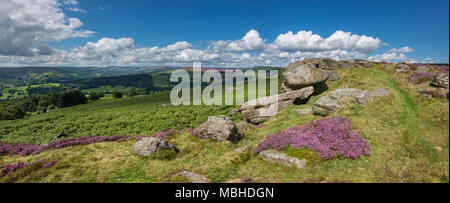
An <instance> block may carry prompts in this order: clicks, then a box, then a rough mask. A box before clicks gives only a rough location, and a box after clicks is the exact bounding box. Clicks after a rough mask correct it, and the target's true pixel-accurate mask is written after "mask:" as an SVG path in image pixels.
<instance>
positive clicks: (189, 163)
mask: <svg viewBox="0 0 450 203" xmlns="http://www.w3.org/2000/svg"><path fill="white" fill-rule="evenodd" d="M339 73H340V75H341V78H342V79H341V80H338V81H333V82H328V87H329V89H328V91H327V92H329V91H332V90H335V89H337V88H343V87H355V88H360V89H364V90H370V89H376V88H386V89H388V90H389V91H390V95H389V96H387V97H380V98H376V99H375V100H374V101H372V102H370V103H369V104H368V105H366V106H361V105H358V104H356V103H351V104H349V105H347V106H346V107H344V108H342V109H340V110H339V111H338V112H337V113H336V114H335V115H336V116H343V117H349V118H350V119H352V120H353V122H354V127H353V130H354V131H357V132H358V133H359V134H360V136H362V137H363V138H365V139H366V140H367V141H368V142H369V144H370V147H371V156H369V157H366V156H364V157H361V158H359V159H357V160H353V159H341V158H340V159H333V160H328V161H324V162H323V163H320V164H317V165H314V164H313V165H309V166H308V167H307V168H306V169H305V170H299V169H297V168H295V167H289V166H284V165H279V164H275V163H269V162H265V161H263V160H262V159H260V158H259V157H258V156H250V157H249V158H248V159H247V158H246V157H245V156H244V158H242V159H238V161H235V159H236V158H234V156H235V155H234V154H233V150H234V149H236V148H238V147H242V146H245V145H249V146H250V147H251V148H252V149H253V148H255V147H256V146H257V145H258V143H259V142H260V141H261V140H263V139H264V138H265V137H266V136H268V135H271V134H274V133H277V132H281V131H283V130H286V129H288V128H290V127H292V126H294V125H303V124H307V123H309V122H310V121H312V120H314V119H318V118H321V117H319V116H315V115H299V114H298V113H297V112H296V111H295V110H296V109H298V108H304V106H292V107H288V108H286V109H285V110H284V111H283V112H282V113H280V114H278V115H276V116H274V117H273V118H272V119H271V120H269V121H268V122H266V123H264V124H262V125H260V126H254V127H252V128H251V129H250V130H246V131H244V134H245V137H244V138H243V139H242V140H241V141H240V142H238V143H237V144H226V143H216V142H214V141H211V140H201V139H197V138H195V137H194V136H192V135H190V134H189V133H187V132H180V133H178V134H176V135H174V136H172V137H170V138H169V142H171V143H173V144H174V145H175V146H176V147H177V148H178V149H180V153H178V154H177V156H176V157H175V159H172V160H150V159H146V158H142V157H139V156H136V155H132V154H131V153H130V152H129V148H130V147H131V145H132V144H134V142H135V141H128V142H123V143H96V144H92V145H87V146H74V147H69V148H64V149H58V150H52V151H45V152H42V153H40V154H37V155H34V156H26V157H9V156H3V157H0V166H3V165H6V164H12V163H16V162H28V163H29V162H33V161H37V160H40V159H43V158H48V159H52V160H55V161H56V162H55V165H54V166H53V167H52V170H51V172H50V173H47V170H48V169H45V170H46V171H45V173H44V172H42V173H39V175H33V174H32V173H38V172H39V171H37V172H30V173H31V174H30V175H27V176H24V177H22V178H17V179H16V182H30V181H31V182H183V180H174V179H171V174H175V173H177V172H180V171H183V170H188V171H192V172H195V173H199V174H203V175H205V176H207V177H208V178H209V179H210V180H211V181H212V182H227V181H229V180H235V179H241V178H242V177H246V179H248V182H308V180H311V179H315V180H320V181H321V182H449V174H448V173H449V151H448V146H449V138H448V135H449V126H448V122H449V105H448V100H446V99H436V98H428V97H424V96H422V95H420V94H418V93H417V92H416V89H415V86H414V84H411V83H409V81H408V80H407V79H405V77H403V76H398V75H395V74H394V73H393V70H392V69H390V68H389V67H388V68H386V67H381V66H379V67H373V68H370V69H363V68H360V69H357V68H356V69H349V70H339ZM327 92H325V93H327ZM325 93H324V94H325ZM322 95H323V94H322ZM322 95H319V96H313V97H312V98H311V99H310V101H309V102H308V103H307V104H305V105H306V106H311V105H312V103H313V102H314V101H316V100H317V99H319V98H320V96H322ZM167 101H168V95H167V94H164V93H160V94H156V95H152V96H137V97H133V98H124V99H120V100H105V101H99V102H93V103H89V104H86V105H80V106H76V107H70V108H67V109H59V110H56V111H53V112H50V113H46V114H40V115H35V116H31V117H27V118H24V119H20V120H16V121H0V126H1V128H0V130H1V131H0V136H1V138H0V140H2V141H22V142H33V143H36V144H42V143H46V142H48V141H49V140H50V139H51V138H53V136H54V135H55V134H56V133H58V132H59V131H62V130H64V131H66V132H69V133H71V134H72V135H74V136H84V135H87V134H98V135H113V134H153V133H155V132H157V131H159V130H161V129H163V128H170V129H174V130H175V129H179V130H182V129H185V128H188V127H196V126H198V125H199V124H201V123H202V122H204V121H205V120H206V118H207V116H208V115H219V114H226V113H227V112H228V110H229V109H230V108H231V107H221V106H216V107H213V106H210V107H206V106H189V107H186V106H182V107H167V108H162V106H161V104H163V103H167ZM235 119H238V118H235ZM50 123H56V124H55V125H49V124H50ZM75 132H76V133H75ZM43 170H44V169H43ZM42 174H44V175H42ZM31 177H34V179H33V178H31ZM1 181H2V179H1V178H0V182H1Z"/></svg>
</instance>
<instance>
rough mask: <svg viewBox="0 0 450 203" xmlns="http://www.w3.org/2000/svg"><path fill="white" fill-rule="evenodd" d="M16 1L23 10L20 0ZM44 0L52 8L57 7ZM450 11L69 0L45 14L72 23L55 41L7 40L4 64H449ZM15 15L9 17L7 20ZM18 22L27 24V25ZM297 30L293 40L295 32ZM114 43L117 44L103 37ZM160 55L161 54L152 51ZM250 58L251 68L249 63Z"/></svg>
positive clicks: (339, 4) (318, 0) (362, 4)
mask: <svg viewBox="0 0 450 203" xmlns="http://www.w3.org/2000/svg"><path fill="white" fill-rule="evenodd" d="M7 1H12V2H13V3H11V8H16V7H14V1H17V0H7ZM36 1H42V2H40V3H42V4H50V5H52V2H53V1H57V0H36ZM448 4H449V1H447V0H431V1H418V0H416V1H415V0H409V1H403V0H396V1H383V0H381V1H380V0H378V1H364V0H358V1H335V0H328V1H325V0H311V1H265V0H259V1H256V0H254V1H250V0H247V1H245V0H244V1H243V0H241V1H232V0H228V1H221V0H215V1H206V0H205V1H186V0H185V1H181V0H180V1H170V0H169V1H168V0H166V1H142V0H127V1H124V0H76V1H75V0H60V1H58V4H55V5H52V6H50V7H49V8H50V10H51V8H53V7H56V8H57V9H60V10H59V12H58V11H49V12H48V13H45V12H42V13H44V14H41V15H48V16H53V14H55V12H56V13H63V14H64V19H65V21H66V22H62V24H63V25H66V27H68V28H67V29H63V31H61V30H58V29H59V28H58V29H56V28H55V30H54V32H53V31H52V32H51V33H50V34H48V33H45V36H53V35H54V37H53V38H52V37H41V38H42V39H41V40H29V41H30V42H29V43H24V45H23V46H24V47H15V45H14V43H12V42H13V41H14V40H17V39H14V38H13V37H11V38H12V39H9V38H7V37H4V39H3V38H1V37H0V42H1V43H5V44H12V45H10V48H9V49H7V48H4V49H1V48H0V62H3V63H4V64H9V65H15V64H16V65H17V64H19V65H20V64H22V65H35V64H44V65H45V64H47V65H59V64H61V65H80V66H83V65H88V66H89V65H92V66H96V65H159V64H161V65H164V64H187V63H189V62H190V61H196V60H200V61H204V62H205V63H207V64H210V65H213V66H227V65H230V66H233V65H239V64H243V65H244V66H245V65H247V66H251V65H264V64H266V65H284V64H286V63H288V62H290V61H292V60H297V59H302V58H305V57H316V56H325V57H332V58H337V59H347V58H368V59H371V60H383V61H407V62H431V61H432V62H437V63H439V62H440V63H448V61H449V52H448V50H449V41H448V38H449V11H448V9H449V5H448ZM6 7H7V6H6ZM47 7H48V6H47ZM47 7H46V6H45V5H44V6H42V7H39V9H40V10H42V9H43V8H44V9H46V8H47ZM18 9H19V8H18ZM30 9H33V8H30ZM34 9H36V8H34ZM10 10H11V9H10ZM12 10H14V9H12ZM18 12H26V9H24V8H22V9H19V10H18ZM1 15H2V14H0V26H1V25H2V23H1V21H2V16H1ZM3 15H5V14H3ZM32 17H33V16H32ZM7 18H8V16H7V14H6V18H5V16H4V17H3V19H7ZM69 18H74V19H77V20H78V21H80V22H81V25H80V23H72V25H70V23H69V21H68V19H69ZM14 20H15V21H17V24H20V19H14ZM15 21H13V22H15ZM47 21H48V20H47ZM36 23H44V24H45V22H36ZM47 23H48V22H47ZM43 26H44V27H45V26H46V25H43ZM47 26H48V25H47ZM43 30H48V29H43ZM68 30H69V31H68ZM252 30H253V31H252ZM289 31H291V32H292V35H288V34H287V33H288V32H289ZM299 31H305V32H307V31H312V33H311V35H316V36H319V37H320V38H321V39H322V40H318V41H315V40H313V39H316V38H315V37H312V38H311V39H303V38H304V37H305V36H306V37H307V36H308V35H307V34H306V35H304V34H301V35H296V33H297V32H299ZM337 31H343V32H345V33H350V34H348V36H349V37H351V36H353V35H354V36H353V37H354V38H357V40H356V41H353V42H354V43H353V42H350V41H348V40H350V38H349V37H348V38H345V36H347V35H345V34H343V33H338V34H339V35H336V36H340V38H339V37H338V38H339V40H341V41H339V42H336V41H335V42H334V43H333V42H331V41H332V40H331V39H327V38H329V37H330V36H331V35H333V34H334V33H336V32H337ZM43 32H44V31H43ZM46 32H47V31H46ZM58 32H63V33H62V34H61V33H58ZM27 34H28V33H26V34H23V35H24V36H27ZM246 34H248V39H249V40H247V41H245V40H244V38H245V37H244V36H246ZM280 35H286V36H285V37H284V38H280ZM11 36H21V35H20V34H17V33H13V34H11ZM43 36H44V34H43ZM362 36H367V37H369V39H366V38H364V37H362ZM28 38H29V37H28ZM105 38H106V39H109V40H102V39H105ZM277 38H280V39H277ZM354 38H352V39H354ZM120 39H122V40H120ZM125 39H126V40H125ZM259 39H261V40H262V42H261V41H258V40H259ZM333 39H334V38H333ZM346 39H348V40H347V41H346ZM2 40H3V42H2ZM8 40H9V41H8ZM302 40H304V41H302ZM311 40H312V41H311ZM177 42H185V44H184V45H183V44H182V43H179V44H177V47H178V48H176V49H174V50H172V51H168V50H169V49H167V46H169V45H171V44H175V43H177ZM216 42H221V43H216ZM89 43H90V44H91V45H92V46H90V45H88V44H89ZM186 43H187V44H186ZM233 43H234V44H233ZM352 43H353V44H352ZM355 43H356V44H359V45H355ZM219 44H220V46H219ZM307 44H309V45H307ZM337 44H338V45H337ZM178 45H180V46H178ZM216 45H217V46H216ZM340 45H342V46H340ZM5 47H8V46H5ZM41 48H42V49H41ZM108 48H109V49H111V50H106V49H108ZM151 48H158V49H153V51H150V49H151ZM401 48H404V49H401ZM30 50H31V51H30ZM41 50H42V51H41ZM45 50H49V51H48V52H49V53H51V54H46V53H47V52H46V51H45ZM333 51H334V52H333ZM39 53H41V54H39ZM286 53H287V54H286ZM102 54H103V55H102ZM261 54H262V55H261ZM2 55H3V56H2ZM16 55H17V56H16ZM24 55H26V56H25V58H24ZM52 55H53V57H52ZM93 55H95V57H92V56H93ZM106 55H107V56H106ZM281 55H283V56H284V57H280V56H281ZM119 56H121V57H122V58H121V59H118V57H119ZM19 58H20V59H19ZM55 58H65V59H66V60H64V61H62V60H60V59H55ZM149 58H152V59H149ZM245 59H247V60H248V61H251V63H245V62H243V61H244V60H245Z"/></svg>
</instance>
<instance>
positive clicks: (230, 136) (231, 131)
mask: <svg viewBox="0 0 450 203" xmlns="http://www.w3.org/2000/svg"><path fill="white" fill-rule="evenodd" d="M193 133H194V135H195V136H197V137H198V138H200V139H210V138H211V139H213V140H214V141H217V142H231V143H236V142H238V141H239V140H241V139H242V138H243V137H244V136H243V134H242V133H241V132H240V131H239V129H238V128H237V127H236V124H234V123H233V121H231V120H230V119H229V118H228V117H226V116H210V117H208V120H207V121H206V122H204V123H203V124H201V125H200V126H199V127H198V128H196V129H195V130H194V132H193Z"/></svg>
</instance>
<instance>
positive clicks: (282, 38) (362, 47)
mask: <svg viewBox="0 0 450 203" xmlns="http://www.w3.org/2000/svg"><path fill="white" fill-rule="evenodd" d="M274 45H275V46H276V47H277V48H278V49H279V50H286V51H315V52H318V51H329V50H352V51H358V52H362V53H371V52H374V51H376V50H377V49H378V48H379V47H380V45H381V40H380V39H378V38H373V37H368V36H365V35H362V36H359V35H356V34H351V32H344V31H341V30H338V31H336V32H335V33H333V34H332V35H331V36H329V37H328V38H326V39H324V38H322V37H321V36H319V35H317V34H313V32H312V31H298V32H297V33H296V34H294V33H293V32H292V31H289V32H287V33H285V34H280V35H279V36H278V37H277V38H276V39H275V42H274Z"/></svg>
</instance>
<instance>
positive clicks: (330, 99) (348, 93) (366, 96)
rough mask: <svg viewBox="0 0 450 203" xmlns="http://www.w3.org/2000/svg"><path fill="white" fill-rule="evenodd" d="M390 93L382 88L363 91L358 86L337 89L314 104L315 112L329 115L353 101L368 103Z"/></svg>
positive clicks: (362, 103)
mask: <svg viewBox="0 0 450 203" xmlns="http://www.w3.org/2000/svg"><path fill="white" fill-rule="evenodd" d="M388 94H389V91H388V90H386V89H382V88H380V89H376V90H372V91H363V90H360V89H356V88H342V89H337V90H334V91H332V92H330V93H328V94H327V95H325V96H323V97H321V98H320V99H319V100H317V101H316V102H315V103H314V105H313V113H314V114H316V115H322V116H328V115H331V114H334V113H335V112H336V111H337V110H338V109H340V108H342V107H343V106H344V105H346V104H347V103H349V102H351V101H356V102H357V103H358V104H361V105H366V104H367V103H368V102H370V101H371V100H372V99H373V98H374V97H379V96H387V95H388Z"/></svg>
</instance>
